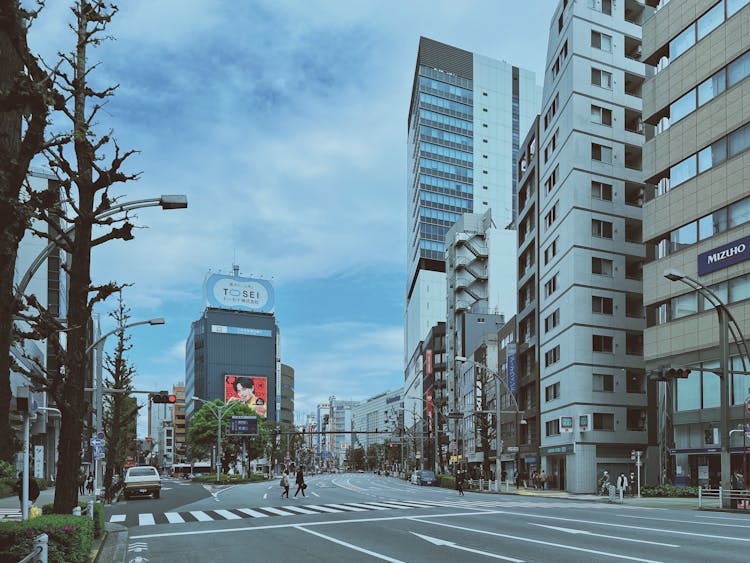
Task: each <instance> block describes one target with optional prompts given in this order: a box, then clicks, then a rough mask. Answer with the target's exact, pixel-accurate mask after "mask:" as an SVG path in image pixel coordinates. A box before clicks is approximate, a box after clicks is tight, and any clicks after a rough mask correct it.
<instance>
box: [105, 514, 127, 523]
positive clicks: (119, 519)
mask: <svg viewBox="0 0 750 563" xmlns="http://www.w3.org/2000/svg"><path fill="white" fill-rule="evenodd" d="M127 517H128V515H127V514H113V515H112V516H111V517H110V519H109V521H110V522H113V523H117V522H125V519H126V518H127Z"/></svg>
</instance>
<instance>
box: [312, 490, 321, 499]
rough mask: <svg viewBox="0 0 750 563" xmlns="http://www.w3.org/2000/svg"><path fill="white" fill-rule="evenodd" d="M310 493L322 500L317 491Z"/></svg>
mask: <svg viewBox="0 0 750 563" xmlns="http://www.w3.org/2000/svg"><path fill="white" fill-rule="evenodd" d="M310 492H311V493H312V494H313V495H314V496H316V497H318V498H320V495H319V494H318V493H316V492H315V491H310Z"/></svg>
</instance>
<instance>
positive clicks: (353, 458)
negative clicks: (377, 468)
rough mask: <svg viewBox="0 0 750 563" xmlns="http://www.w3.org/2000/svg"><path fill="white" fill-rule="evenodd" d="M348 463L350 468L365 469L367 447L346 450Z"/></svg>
mask: <svg viewBox="0 0 750 563" xmlns="http://www.w3.org/2000/svg"><path fill="white" fill-rule="evenodd" d="M346 463H347V465H348V466H349V469H364V468H365V449H364V448H362V447H359V448H349V449H348V450H346Z"/></svg>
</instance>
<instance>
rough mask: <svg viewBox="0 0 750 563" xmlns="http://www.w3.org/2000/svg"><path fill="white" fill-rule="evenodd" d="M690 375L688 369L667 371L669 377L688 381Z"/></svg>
mask: <svg viewBox="0 0 750 563" xmlns="http://www.w3.org/2000/svg"><path fill="white" fill-rule="evenodd" d="M689 375H690V370H689V369H687V368H676V369H675V368H670V369H668V370H667V377H671V378H675V379H686V378H687V377H688V376H689Z"/></svg>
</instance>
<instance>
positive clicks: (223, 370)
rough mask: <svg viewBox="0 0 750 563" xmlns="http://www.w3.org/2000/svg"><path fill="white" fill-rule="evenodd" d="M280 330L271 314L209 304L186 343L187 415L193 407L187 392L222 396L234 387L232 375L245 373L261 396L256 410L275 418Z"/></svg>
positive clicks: (268, 418) (265, 416) (200, 395)
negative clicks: (228, 308) (216, 306)
mask: <svg viewBox="0 0 750 563" xmlns="http://www.w3.org/2000/svg"><path fill="white" fill-rule="evenodd" d="M278 333H279V329H278V326H277V324H276V318H275V317H274V315H273V314H269V313H254V312H246V311H232V310H225V309H215V308H211V307H207V308H206V309H205V310H204V311H203V315H201V318H200V319H198V320H197V321H195V322H193V324H192V325H191V327H190V334H189V335H188V339H187V343H186V346H185V348H186V350H185V397H186V399H185V400H186V402H187V408H186V409H185V410H186V415H187V418H188V420H189V419H190V417H191V416H192V413H193V412H194V409H196V407H197V405H196V403H195V401H191V400H190V398H191V397H193V396H197V397H200V398H201V399H205V400H207V401H212V400H214V399H220V400H222V401H226V400H227V399H228V398H229V397H231V396H233V394H234V393H236V391H235V389H234V388H233V386H232V381H234V380H233V379H232V377H246V378H252V380H253V382H254V390H253V392H254V395H255V397H256V398H257V399H258V400H259V401H262V403H260V402H258V403H257V413H258V415H259V416H263V417H264V418H266V419H267V420H271V421H275V420H276V400H275V398H276V395H277V390H276V358H277V357H278V354H277V342H278Z"/></svg>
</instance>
